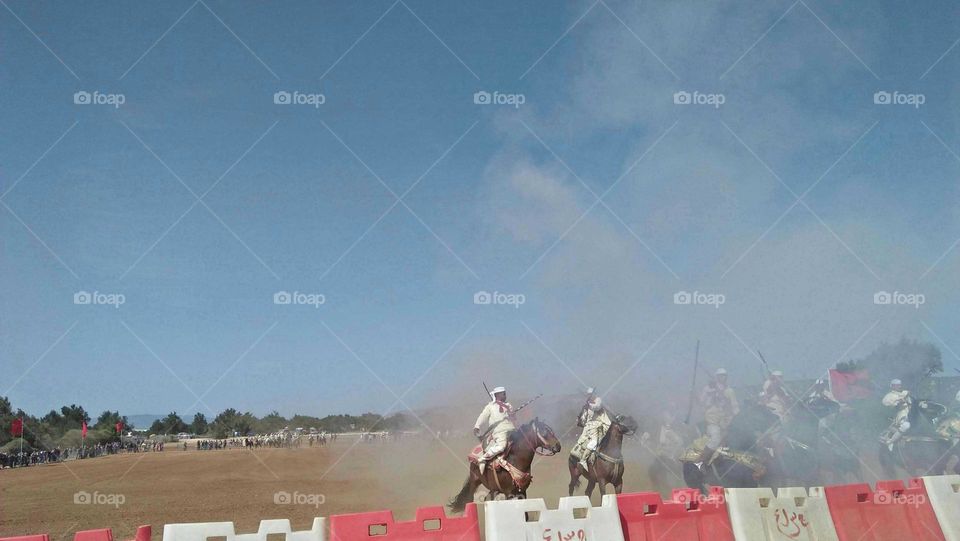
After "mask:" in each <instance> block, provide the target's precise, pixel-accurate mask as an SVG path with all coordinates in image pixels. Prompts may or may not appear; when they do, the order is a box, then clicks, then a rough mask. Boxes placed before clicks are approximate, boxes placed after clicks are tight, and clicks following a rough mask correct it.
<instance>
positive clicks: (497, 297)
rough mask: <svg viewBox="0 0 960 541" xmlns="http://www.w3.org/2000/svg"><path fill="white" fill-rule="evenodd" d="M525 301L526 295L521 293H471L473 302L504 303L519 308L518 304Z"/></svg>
mask: <svg viewBox="0 0 960 541" xmlns="http://www.w3.org/2000/svg"><path fill="white" fill-rule="evenodd" d="M525 302H527V296H526V295H524V294H523V293H500V292H499V291H494V292H493V293H490V292H489V291H477V292H476V293H474V294H473V304H505V305H507V306H513V307H514V308H520V305H521V304H523V303H525Z"/></svg>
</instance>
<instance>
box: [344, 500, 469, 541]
mask: <svg viewBox="0 0 960 541" xmlns="http://www.w3.org/2000/svg"><path fill="white" fill-rule="evenodd" d="M369 538H376V539H378V540H381V539H382V540H384V541H388V540H397V541H420V540H423V541H480V521H479V520H478V518H477V506H476V504H473V503H471V504H467V509H466V511H465V512H464V515H463V516H462V517H447V515H446V513H444V511H443V507H421V508H420V509H417V515H416V518H415V519H414V520H412V521H410V522H394V520H393V513H392V512H390V511H375V512H372V513H354V514H349V515H333V516H331V517H330V539H331V541H360V540H363V539H369Z"/></svg>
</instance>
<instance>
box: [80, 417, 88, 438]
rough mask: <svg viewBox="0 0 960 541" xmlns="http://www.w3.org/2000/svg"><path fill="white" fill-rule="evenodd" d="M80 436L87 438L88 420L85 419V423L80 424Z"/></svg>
mask: <svg viewBox="0 0 960 541" xmlns="http://www.w3.org/2000/svg"><path fill="white" fill-rule="evenodd" d="M80 437H82V438H86V437H87V422H86V421H83V424H82V425H80Z"/></svg>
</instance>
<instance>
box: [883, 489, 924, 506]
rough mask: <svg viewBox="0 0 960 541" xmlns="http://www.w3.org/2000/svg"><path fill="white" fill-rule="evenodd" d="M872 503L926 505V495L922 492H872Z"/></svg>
mask: <svg viewBox="0 0 960 541" xmlns="http://www.w3.org/2000/svg"><path fill="white" fill-rule="evenodd" d="M873 503H875V504H880V505H890V504H897V505H910V506H913V507H921V506H924V505H926V503H927V496H926V495H924V494H904V493H902V492H898V491H895V492H874V493H873Z"/></svg>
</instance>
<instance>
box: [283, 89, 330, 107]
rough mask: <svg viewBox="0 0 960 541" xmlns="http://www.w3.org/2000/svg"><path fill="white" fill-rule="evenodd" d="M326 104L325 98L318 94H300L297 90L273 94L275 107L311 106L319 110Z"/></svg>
mask: <svg viewBox="0 0 960 541" xmlns="http://www.w3.org/2000/svg"><path fill="white" fill-rule="evenodd" d="M326 102H327V97H326V96H325V95H323V94H320V93H319V92H317V93H309V92H300V91H299V90H294V91H293V92H287V91H286V90H278V91H276V92H274V93H273V103H275V104H276V105H312V106H313V107H315V108H319V107H320V106H321V105H323V104H324V103H326Z"/></svg>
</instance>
